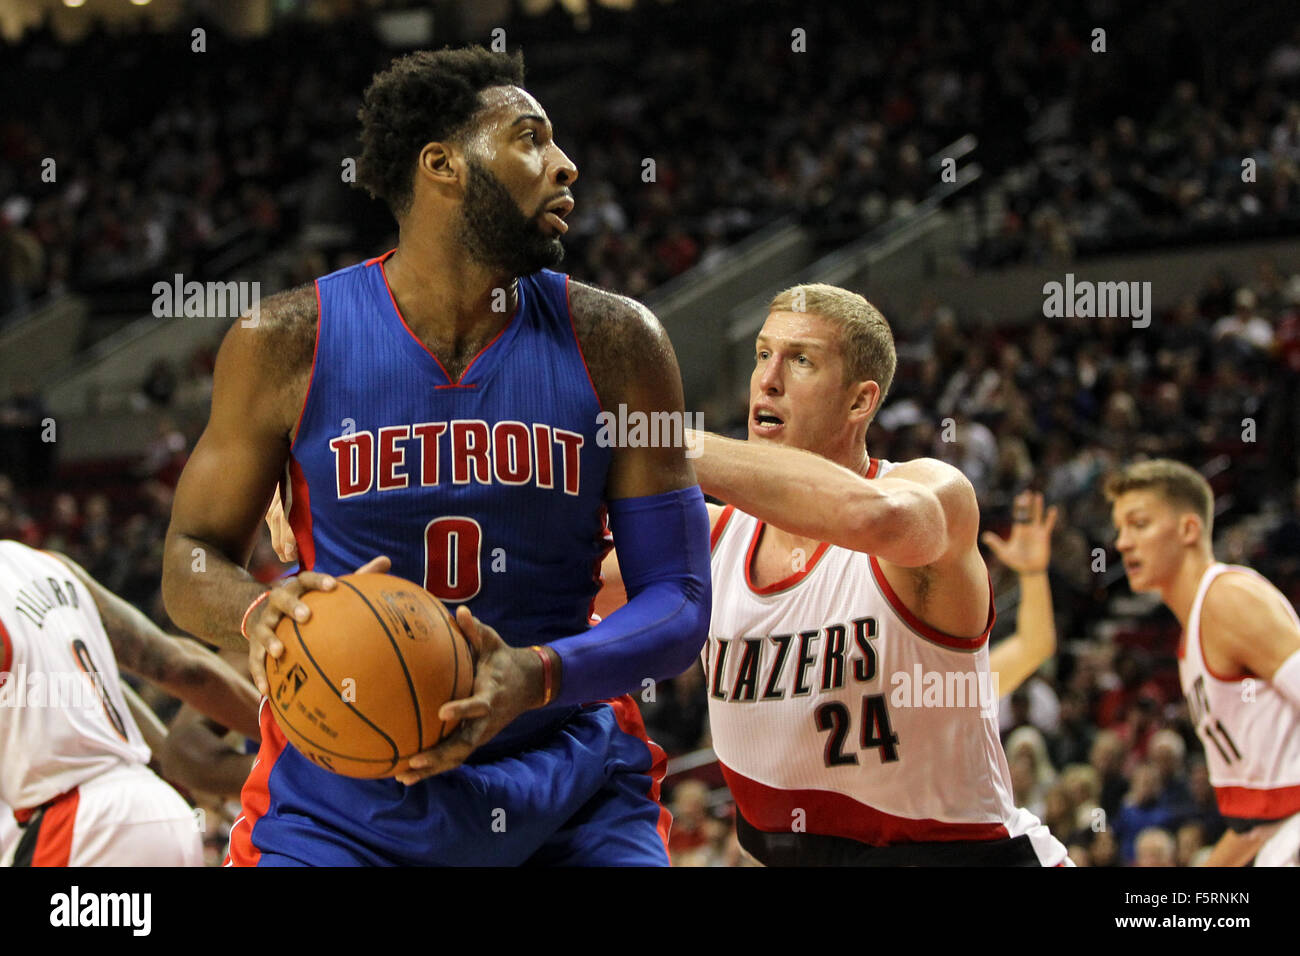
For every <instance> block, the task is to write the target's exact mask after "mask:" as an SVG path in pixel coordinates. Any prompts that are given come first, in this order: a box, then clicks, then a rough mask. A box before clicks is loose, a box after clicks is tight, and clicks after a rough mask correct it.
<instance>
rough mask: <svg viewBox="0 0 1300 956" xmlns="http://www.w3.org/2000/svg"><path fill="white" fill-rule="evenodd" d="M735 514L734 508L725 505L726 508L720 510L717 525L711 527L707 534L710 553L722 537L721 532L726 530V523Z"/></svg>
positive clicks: (733, 506)
mask: <svg viewBox="0 0 1300 956" xmlns="http://www.w3.org/2000/svg"><path fill="white" fill-rule="evenodd" d="M735 513H736V506H735V505H727V507H725V508H723V509H722V514H720V515H718V523H717V524H715V525H714V526H713V530H711V531H710V532H709V552H710V553H712V552H713V549H714V548H716V547H717V546H718V539H719V538H721V537H722V532H723V531H724V530H725V529H726V527H727V522H728V521H730V520H731V516H732V515H734V514H735Z"/></svg>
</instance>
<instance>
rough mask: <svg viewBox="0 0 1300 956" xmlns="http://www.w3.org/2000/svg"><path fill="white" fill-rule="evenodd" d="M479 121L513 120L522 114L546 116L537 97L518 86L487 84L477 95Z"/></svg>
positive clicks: (507, 121)
mask: <svg viewBox="0 0 1300 956" xmlns="http://www.w3.org/2000/svg"><path fill="white" fill-rule="evenodd" d="M478 101H479V112H478V117H477V118H478V119H479V121H480V122H485V121H489V120H493V121H498V122H499V121H504V122H506V123H512V122H514V121H515V120H516V119H517V118H518V117H520V116H522V115H524V114H532V115H535V116H541V117H542V118H544V119H545V118H546V111H545V110H544V109H542V104H541V103H539V102H537V98H536V97H535V96H533V94H531V93H529V92H528V91H527V90H525V89H523V88H522V87H518V86H489V87H486V88H485V89H483V90H481V91H480V92H479V95H478Z"/></svg>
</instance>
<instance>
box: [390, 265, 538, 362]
mask: <svg viewBox="0 0 1300 956" xmlns="http://www.w3.org/2000/svg"><path fill="white" fill-rule="evenodd" d="M394 251H396V250H394ZM390 255H392V253H391V252H390V253H388V254H386V255H384V256H381V257H380V258H379V260H378V262H379V273H380V275H381V276H382V277H383V279H384V289H386V290H387V292H388V301H389V302H391V303H393V312H394V314H396V316H397V320H398V321H399V322H401V323H402V328H404V329H406V334H407V335H409V336H410V337H411V338H413V339H415V341H416V343H417V344H418V345H419V346H420V348H422V349H424V351H425V352H427V353H428V355H429V358H431V359H433V360H434V362H436V363H437V365H438V369H439V370H440V371H441V372H442V375H443V377H444V378H445V379H446V380H447V381H448V383H449V384H447V385H435V386H434V387H435V388H475V387H476V386H474V385H462V384H461V383H462V382H463V381H464V380H465V376H466V375H468V374H469V370H470V369H471V368H473V367H474V363H475V362H477V361H478V360H479V357H480V356H482V354H483V353H484V352H486V351H487V350H488V349H490V348H491V347H492V346H493V345H495V344H496V341H497V339H499V338H501V336H502V334H503V333H504V332H505V330H506V329H508V328H510V326H511V325H512V324H513V323H514V321H515V317H516V316H517V315H519V306H520V302H516V303H515V310H514V312H512V313H510V318H509V319H507V320H506V323H505V325H503V326H501V329H500V331H498V332H497V334H496V335H494V336H492V341H491V342H489V343H488V344H487V345H485V346H483V347H482V348H481V349H479V350H478V351H477V352H476V353H474V357H473V358H472V359H470V360H469V364H468V365H466V366H465V371H463V372H461V373H460V378H458V379H455V380H453V379H452V377H451V375H449V374H448V373H447V369H446V368H445V367H444V366H443V364H442V362H441V360H440V359H439V358H438V356H436V355H434V354H433V350H432V349H431V348H429V346H427V345H425V344H424V342H422V341H421V340H420V337H419V336H418V335H416V334H415V333H414V332H412V331H411V327H410V326H409V325H407V323H406V316H404V315H402V310H401V309H399V308H398V307H397V298H396V297H395V296H394V295H393V287H392V286H391V285H389V284H388V272H387V270H385V269H384V260H385V259H387V258H388V256H390Z"/></svg>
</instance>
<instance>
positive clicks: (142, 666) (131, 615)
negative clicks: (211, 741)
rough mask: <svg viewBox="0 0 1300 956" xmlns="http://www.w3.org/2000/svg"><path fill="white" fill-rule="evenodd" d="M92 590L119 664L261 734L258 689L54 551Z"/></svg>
mask: <svg viewBox="0 0 1300 956" xmlns="http://www.w3.org/2000/svg"><path fill="white" fill-rule="evenodd" d="M53 556H54V557H56V558H58V559H59V560H60V561H62V562H63V563H64V564H66V565H67V566H68V567H69V568H70V569H71V570H72V572H73V573H74V574H75V575H76V576H77V578H78V579H79V580H80V581H81V583H82V584H84V585H85V587H86V590H88V591H89V592H90V595H91V597H92V598H93V599H94V601H95V606H96V608H98V610H99V616H100V619H101V620H102V621H103V622H104V631H105V632H106V633H107V634H108V640H109V642H110V643H111V644H112V645H113V655H114V656H115V657H116V658H117V663H118V665H119V666H120V667H121V668H122V669H123V670H126V671H130V672H131V673H132V674H135V675H137V676H139V677H143V678H144V679H145V680H147V681H149V682H150V683H151V684H154V685H156V686H158V687H160V688H162V689H163V690H165V691H166V692H167V693H169V694H171V695H172V696H173V697H179V698H180V699H181V700H183V701H184V702H185V703H187V704H192V705H193V706H194V708H195V709H196V710H198V711H200V712H202V713H204V714H206V715H207V716H209V717H211V718H212V719H213V720H217V721H220V722H221V723H223V724H225V725H226V726H228V727H234V728H235V729H237V730H238V731H239V732H240V733H242V734H247V735H249V736H254V737H255V736H257V735H258V727H257V704H258V698H257V693H256V692H255V691H254V690H253V688H252V687H251V686H249V683H248V681H246V680H244V679H243V678H242V677H240V675H239V674H237V673H235V671H234V669H233V668H231V667H230V666H229V665H227V664H226V663H225V662H224V661H222V660H221V659H220V658H219V657H218V656H217V655H216V654H214V653H213V652H212V651H209V650H208V649H207V648H205V647H203V645H201V644H199V643H197V642H196V641H192V640H190V639H188V638H180V637H169V636H168V635H166V634H164V633H163V632H162V631H161V630H159V629H158V627H157V626H156V625H155V624H154V623H153V622H152V621H150V620H149V619H148V618H147V617H145V616H144V615H143V614H141V613H140V612H139V611H138V610H136V609H135V608H134V607H132V606H131V605H130V604H128V603H127V602H126V601H124V600H122V598H120V597H118V596H117V595H116V594H114V593H113V592H111V591H110V590H108V588H106V587H104V586H103V585H102V584H100V583H99V582H98V581H96V580H95V579H94V578H92V577H91V576H90V575H89V574H87V573H86V571H85V570H84V569H83V568H82V567H81V565H79V564H77V563H76V562H75V561H73V560H72V559H71V558H69V557H67V556H66V555H62V554H54V555H53Z"/></svg>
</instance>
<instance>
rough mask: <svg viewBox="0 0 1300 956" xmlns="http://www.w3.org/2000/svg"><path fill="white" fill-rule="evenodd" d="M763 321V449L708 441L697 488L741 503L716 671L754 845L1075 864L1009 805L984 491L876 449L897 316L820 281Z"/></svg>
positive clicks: (731, 541)
mask: <svg viewBox="0 0 1300 956" xmlns="http://www.w3.org/2000/svg"><path fill="white" fill-rule="evenodd" d="M768 313H769V314H768V317H767V321H766V322H765V323H764V325H763V328H762V330H761V331H760V332H759V334H758V339H757V342H756V348H755V364H754V371H753V374H752V376H751V379H750V405H749V440H748V441H734V440H731V439H727V438H722V437H720V436H716V435H709V434H703V433H701V434H700V435H697V436H696V439H697V441H699V442H701V445H700V446H699V447H700V449H701V450H702V454H701V456H700V457H699V458H697V459H696V462H695V463H696V474H697V476H698V477H699V480H700V485H701V487H702V488H703V489H704V491H705V492H706V493H708V494H710V495H712V496H713V497H716V498H719V499H721V500H722V501H725V502H728V506H727V507H726V508H724V509H721V510H717V511H716V514H715V517H714V519H713V534H712V540H713V559H712V568H713V587H714V597H713V616H712V623H711V626H710V636H709V641H708V644H707V645H706V646H705V650H704V658H705V659H704V663H705V670H706V675H707V684H708V696H709V723H710V727H711V729H712V734H713V746H714V750H715V751H716V752H717V754H718V759H719V762H720V764H721V765H722V769H723V774H724V776H725V778H726V780H727V783H728V785H729V787H730V788H731V792H732V795H733V796H734V797H735V799H736V806H737V809H738V810H739V814H738V817H737V830H738V833H739V836H740V841H741V844H742V846H744V847H745V849H746V850H748V851H749V852H750V853H751V854H753V855H754V856H755V857H757V858H758V859H759V860H760V861H761V862H764V863H768V864H783V865H791V864H793V865H802V864H845V865H964V864H973V865H1004V864H1005V865H1015V864H1024V865H1046V866H1056V865H1060V864H1065V863H1066V862H1067V857H1066V851H1065V847H1064V846H1063V845H1061V843H1060V842H1059V841H1057V840H1056V839H1054V838H1053V837H1052V836H1051V834H1050V833H1048V831H1047V828H1046V827H1044V826H1043V825H1042V824H1041V823H1040V822H1039V821H1038V820H1037V819H1036V818H1035V817H1034V816H1033V815H1032V814H1030V813H1028V812H1027V811H1025V810H1022V809H1017V808H1016V806H1015V804H1014V802H1013V799H1012V788H1011V775H1010V771H1009V769H1008V767H1007V761H1006V756H1005V754H1004V753H1003V750H1002V745H1001V742H1000V740H999V736H998V724H997V706H996V699H997V694H998V691H997V688H995V687H993V686H992V685H993V682H992V680H991V672H990V669H989V649H988V636H989V632H990V630H991V629H992V626H993V617H994V611H993V595H992V587H991V584H990V581H989V575H988V569H987V568H986V567H985V564H984V560H983V558H982V557H981V555H980V552H979V546H978V535H979V506H978V504H977V502H976V500H975V491H974V489H973V488H972V487H971V484H970V482H969V481H967V480H966V478H965V477H964V476H963V475H962V474H961V473H960V472H959V471H957V470H956V469H955V468H953V467H952V466H950V465H947V464H945V463H943V462H940V461H936V460H933V459H918V460H915V461H909V462H898V463H896V462H886V461H880V460H877V459H874V458H872V457H870V455H869V454H868V452H867V447H866V434H867V427H868V425H869V424H870V423H871V420H872V418H873V417H874V416H875V414H876V412H877V411H878V410H879V408H880V404H881V401H882V400H883V399H884V397H885V394H886V393H887V392H888V390H889V385H890V383H891V381H892V380H893V376H894V369H895V364H896V358H895V353H894V342H893V335H892V333H891V332H890V329H889V325H888V323H887V322H886V321H885V319H884V317H883V316H882V315H881V314H880V313H879V312H878V311H877V310H876V309H875V308H874V307H873V306H872V305H871V304H870V303H869V302H867V300H866V299H864V298H862V297H861V296H859V295H857V294H855V293H852V292H848V291H846V290H844V289H838V288H835V287H833V286H826V285H820V284H818V285H805V286H797V287H795V288H793V289H788V290H786V291H785V292H783V293H781V294H780V295H778V296H777V297H776V298H775V299H773V300H772V302H771V303H770V304H769V307H768Z"/></svg>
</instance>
